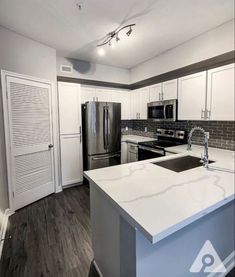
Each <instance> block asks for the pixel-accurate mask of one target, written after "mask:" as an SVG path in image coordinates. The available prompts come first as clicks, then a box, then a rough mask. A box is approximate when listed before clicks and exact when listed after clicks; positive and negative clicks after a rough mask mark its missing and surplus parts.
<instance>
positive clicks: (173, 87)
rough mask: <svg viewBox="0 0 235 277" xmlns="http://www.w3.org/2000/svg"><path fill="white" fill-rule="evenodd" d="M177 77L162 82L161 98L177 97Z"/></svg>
mask: <svg viewBox="0 0 235 277" xmlns="http://www.w3.org/2000/svg"><path fill="white" fill-rule="evenodd" d="M177 89H178V88H177V79H174V80H170V81H166V82H163V83H162V100H170V99H177V97H178V93H177Z"/></svg>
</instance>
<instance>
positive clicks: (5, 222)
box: [0, 209, 14, 259]
mask: <svg viewBox="0 0 235 277" xmlns="http://www.w3.org/2000/svg"><path fill="white" fill-rule="evenodd" d="M12 214H14V212H13V211H12V210H10V209H6V210H5V212H4V214H3V218H2V224H1V226H0V227H1V229H0V259H1V256H2V249H3V245H4V240H3V241H2V239H5V236H6V231H7V225H8V219H9V217H10V216H11V215H12Z"/></svg>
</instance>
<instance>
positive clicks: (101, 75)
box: [57, 56, 130, 84]
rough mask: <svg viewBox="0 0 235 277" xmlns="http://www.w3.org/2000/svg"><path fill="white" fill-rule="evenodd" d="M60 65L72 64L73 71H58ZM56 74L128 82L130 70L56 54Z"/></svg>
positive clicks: (121, 82) (112, 81)
mask: <svg viewBox="0 0 235 277" xmlns="http://www.w3.org/2000/svg"><path fill="white" fill-rule="evenodd" d="M61 65H70V66H73V73H72V74H69V73H63V72H61V71H60V66H61ZM57 75H58V76H65V77H71V78H80V79H88V80H96V81H103V82H111V83H120V84H130V71H129V70H128V69H125V68H120V67H114V66H108V65H102V64H96V63H90V62H86V61H79V60H76V59H70V58H64V57H59V56H57Z"/></svg>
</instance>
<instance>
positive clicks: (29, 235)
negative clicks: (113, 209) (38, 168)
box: [0, 185, 98, 277]
mask: <svg viewBox="0 0 235 277" xmlns="http://www.w3.org/2000/svg"><path fill="white" fill-rule="evenodd" d="M9 235H11V236H12V239H10V240H7V241H6V242H5V244H4V248H3V253H2V259H1V263H0V276H1V277H21V276H22V277H38V276H40V277H44V276H53V277H54V276H56V277H57V276H58V277H59V276H66V277H67V276H68V277H69V276H74V277H75V276H76V277H77V276H78V277H80V276H81V277H87V276H88V275H89V276H98V275H97V273H96V271H95V269H94V266H91V261H92V259H93V253H92V248H91V226H90V209H89V189H88V187H87V186H85V185H83V186H80V187H74V188H69V189H66V190H64V191H63V192H61V193H58V194H53V195H50V196H48V197H46V198H44V199H42V200H40V201H38V202H36V203H34V204H32V205H29V206H27V207H25V208H23V209H21V210H19V211H17V212H16V213H15V214H14V215H12V216H11V217H10V227H9V230H8V231H7V236H9Z"/></svg>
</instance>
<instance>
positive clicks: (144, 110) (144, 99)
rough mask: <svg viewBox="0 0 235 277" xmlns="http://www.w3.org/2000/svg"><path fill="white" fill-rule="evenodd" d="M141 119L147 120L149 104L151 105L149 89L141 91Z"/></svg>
mask: <svg viewBox="0 0 235 277" xmlns="http://www.w3.org/2000/svg"><path fill="white" fill-rule="evenodd" d="M139 102H140V108H139V119H147V104H148V103H149V88H148V87H146V88H143V89H140V91H139Z"/></svg>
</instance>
